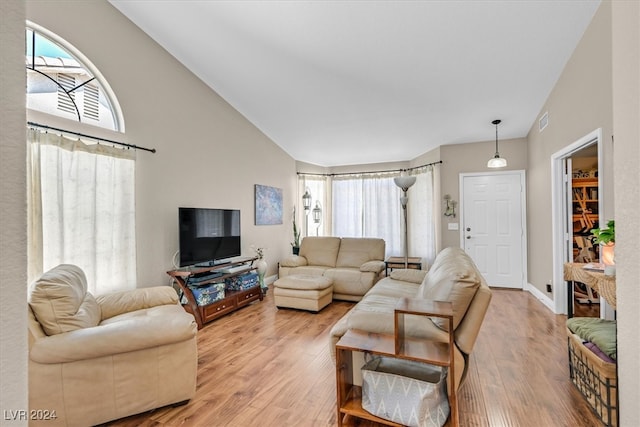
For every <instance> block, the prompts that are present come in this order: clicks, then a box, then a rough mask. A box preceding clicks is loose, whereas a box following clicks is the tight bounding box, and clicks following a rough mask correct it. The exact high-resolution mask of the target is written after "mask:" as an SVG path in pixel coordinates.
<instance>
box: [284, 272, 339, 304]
mask: <svg viewBox="0 0 640 427" xmlns="http://www.w3.org/2000/svg"><path fill="white" fill-rule="evenodd" d="M273 297H274V300H275V303H276V307H278V308H280V307H288V308H298V309H301V310H308V311H315V312H318V311H320V310H322V309H323V308H324V307H326V306H327V305H329V303H330V302H331V300H332V299H333V279H331V278H329V277H324V276H311V275H302V274H299V275H291V276H285V277H283V278H281V279H278V280H276V281H275V283H274V284H273Z"/></svg>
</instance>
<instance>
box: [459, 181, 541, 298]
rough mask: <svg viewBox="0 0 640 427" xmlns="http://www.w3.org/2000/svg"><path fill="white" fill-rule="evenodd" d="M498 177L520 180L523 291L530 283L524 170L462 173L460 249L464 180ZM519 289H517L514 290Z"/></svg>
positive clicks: (463, 221)
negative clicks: (504, 176) (478, 177)
mask: <svg viewBox="0 0 640 427" xmlns="http://www.w3.org/2000/svg"><path fill="white" fill-rule="evenodd" d="M487 175H490V176H498V175H516V176H518V177H519V178H520V188H522V191H521V193H520V214H521V221H522V240H521V246H522V247H521V248H520V252H521V256H522V283H521V286H522V287H521V289H527V287H528V283H529V279H528V277H529V275H528V264H527V260H528V256H527V180H526V173H525V171H524V170H522V169H520V170H507V171H491V172H465V173H460V176H459V178H458V180H459V183H458V184H459V187H460V188H459V193H458V194H459V195H460V207H459V209H458V212H459V214H460V232H459V233H460V247H461V248H462V249H464V227H465V225H464V224H465V218H464V184H463V183H464V178H466V177H474V176H487ZM514 289H517V288H514Z"/></svg>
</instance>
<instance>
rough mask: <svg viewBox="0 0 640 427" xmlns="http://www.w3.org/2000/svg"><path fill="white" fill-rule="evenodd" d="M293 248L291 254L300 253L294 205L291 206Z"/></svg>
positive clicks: (298, 231)
mask: <svg viewBox="0 0 640 427" xmlns="http://www.w3.org/2000/svg"><path fill="white" fill-rule="evenodd" d="M291 247H292V248H293V254H294V255H298V254H299V253H300V230H298V226H297V225H296V207H295V206H294V207H293V242H291Z"/></svg>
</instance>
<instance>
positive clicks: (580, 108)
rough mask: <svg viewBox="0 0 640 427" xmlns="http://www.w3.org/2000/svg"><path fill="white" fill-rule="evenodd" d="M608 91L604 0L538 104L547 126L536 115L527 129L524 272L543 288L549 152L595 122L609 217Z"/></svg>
mask: <svg viewBox="0 0 640 427" xmlns="http://www.w3.org/2000/svg"><path fill="white" fill-rule="evenodd" d="M611 96H612V94H611V4H610V3H609V2H603V3H602V5H601V6H600V8H599V9H598V11H597V12H596V14H595V16H594V18H593V20H592V22H591V24H590V25H589V27H588V28H587V30H586V32H585V34H584V36H583V37H582V40H581V41H580V43H579V44H578V46H577V48H576V50H575V51H574V53H573V54H572V56H571V58H570V59H569V61H568V63H567V65H566V66H565V68H564V70H563V72H562V74H561V76H560V78H559V79H558V82H557V83H556V85H555V87H554V88H553V90H552V92H551V94H550V95H549V98H548V99H547V101H546V102H545V104H544V106H543V107H542V109H541V110H540V115H542V114H543V113H544V112H548V113H549V124H548V126H547V127H546V128H545V129H544V130H543V131H542V132H539V131H538V121H537V120H536V121H535V122H534V124H533V126H532V128H531V130H530V131H529V135H528V141H529V143H528V167H527V174H528V176H527V183H528V185H527V195H528V208H527V222H528V227H529V228H528V242H529V249H528V252H529V263H528V272H529V274H528V277H529V282H530V283H531V284H532V285H533V286H535V287H536V288H537V289H539V290H540V291H541V292H542V293H545V284H546V283H547V282H548V281H549V279H550V278H551V277H553V274H552V263H553V260H552V257H551V253H552V234H551V231H552V227H551V224H552V221H551V215H552V211H551V155H552V154H554V153H556V152H557V151H559V150H560V149H562V148H564V147H566V146H567V145H569V144H572V143H573V142H575V141H577V140H578V139H580V138H581V137H583V136H585V135H587V134H588V133H590V132H591V131H593V130H595V129H597V128H602V136H603V141H602V145H603V157H604V158H603V162H602V164H601V165H599V174H600V176H602V177H603V180H604V189H603V190H604V191H603V192H602V193H603V194H602V196H603V203H604V217H605V218H607V219H608V218H613V178H612V177H613V157H612V155H613V153H612V144H611V133H612V104H611V103H612V98H611ZM554 286H556V287H558V286H564V283H554Z"/></svg>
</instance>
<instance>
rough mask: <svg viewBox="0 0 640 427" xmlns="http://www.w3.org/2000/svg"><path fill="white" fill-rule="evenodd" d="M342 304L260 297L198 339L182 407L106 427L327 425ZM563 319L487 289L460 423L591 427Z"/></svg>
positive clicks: (531, 301)
mask: <svg viewBox="0 0 640 427" xmlns="http://www.w3.org/2000/svg"><path fill="white" fill-rule="evenodd" d="M352 306H353V303H349V302H341V301H334V302H333V303H332V304H330V305H329V306H328V307H327V308H325V309H324V310H322V311H321V312H320V313H317V314H315V313H309V312H306V311H298V310H287V309H280V310H278V309H277V308H276V307H275V306H274V303H273V297H272V292H271V291H270V292H269V295H267V297H266V298H265V300H264V301H262V302H256V303H253V304H251V305H250V306H247V307H245V308H243V309H241V310H238V311H236V312H233V313H231V314H230V315H228V316H225V317H222V318H220V319H218V320H216V321H214V322H212V323H209V324H207V325H206V326H205V327H204V328H203V329H202V330H200V331H198V382H197V391H196V396H195V398H194V399H192V400H191V401H190V402H189V403H188V404H186V405H183V406H178V407H165V408H159V409H156V410H154V411H150V412H147V413H144V414H139V415H135V416H131V417H128V418H124V419H121V420H117V421H114V422H111V423H108V424H106V425H108V426H114V427H116V426H117V427H133V426H142V427H174V426H183V427H189V426H231V427H236V426H237V427H247V426H260V427H263V426H278V427H281V426H284V427H286V426H292V427H293V426H296V427H299V426H302V427H306V426H309V427H316V426H317V427H322V426H336V425H337V420H336V407H335V399H336V386H335V367H334V365H333V362H332V360H331V356H330V353H329V352H330V347H329V342H330V340H329V331H330V329H331V327H332V326H333V324H335V323H336V322H337V321H338V320H339V319H340V318H341V317H342V316H343V315H344V314H345V313H346V312H347V311H348V310H349V309H350V308H351V307H352ZM565 321H566V316H557V315H554V314H553V313H551V312H550V311H549V310H548V309H547V308H546V307H544V306H543V305H542V304H541V303H540V302H539V301H538V300H536V299H535V298H534V297H532V296H531V295H530V294H529V293H527V292H523V291H513V290H498V289H494V290H493V300H492V302H491V305H490V307H489V310H488V312H487V316H486V318H485V321H484V323H483V325H482V329H481V331H480V334H479V336H478V340H477V341H476V345H475V348H474V352H473V353H472V355H471V359H470V362H469V372H468V375H467V379H466V382H465V384H464V385H463V386H462V387H461V388H460V391H459V404H460V425H461V426H464V427H511V426H513V427H529V426H531V427H539V426H581V427H597V426H600V425H601V423H600V422H599V420H598V419H597V417H596V416H595V415H594V414H593V412H592V411H591V409H590V408H589V406H588V405H587V403H586V402H585V400H584V399H583V398H582V396H581V395H580V393H579V392H578V390H577V389H576V388H575V387H574V386H573V384H572V383H571V381H570V379H569V369H568V361H567V338H566V335H565V329H564V328H565V326H564V325H565ZM359 425H361V426H375V424H373V423H365V422H363V423H360V424H359Z"/></svg>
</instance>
